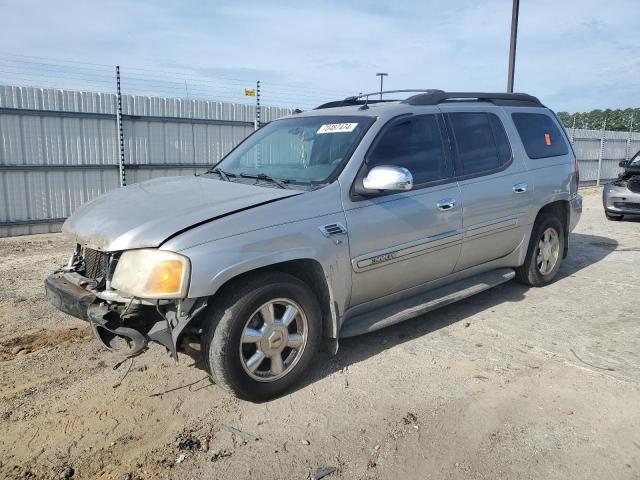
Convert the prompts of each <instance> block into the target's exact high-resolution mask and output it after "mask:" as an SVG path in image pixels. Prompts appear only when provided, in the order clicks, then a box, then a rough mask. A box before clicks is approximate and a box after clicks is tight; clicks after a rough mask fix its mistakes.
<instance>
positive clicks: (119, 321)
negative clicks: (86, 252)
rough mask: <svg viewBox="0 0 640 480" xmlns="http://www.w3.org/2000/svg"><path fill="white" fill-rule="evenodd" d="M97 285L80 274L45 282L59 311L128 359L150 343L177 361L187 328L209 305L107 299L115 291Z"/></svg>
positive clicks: (199, 301)
mask: <svg viewBox="0 0 640 480" xmlns="http://www.w3.org/2000/svg"><path fill="white" fill-rule="evenodd" d="M94 288H95V282H94V281H93V280H91V279H89V278H86V277H83V276H82V275H80V274H79V273H77V272H61V273H55V274H53V275H50V276H49V277H48V278H47V279H46V280H45V290H46V294H47V298H48V300H49V302H50V303H51V304H52V305H53V306H55V307H56V308H57V309H58V310H60V311H62V312H64V313H66V314H68V315H72V316H74V317H76V318H79V319H81V320H84V321H87V322H89V324H90V325H91V330H92V332H93V335H94V336H95V337H96V338H97V339H98V340H100V342H101V343H102V344H103V345H104V346H105V347H106V348H108V349H109V350H111V351H113V352H116V353H118V354H121V355H124V356H125V357H133V356H136V355H139V354H140V353H142V352H144V351H145V350H146V349H147V347H148V344H149V342H156V343H159V344H161V345H163V346H165V347H166V349H167V353H168V354H169V356H170V357H171V358H173V359H174V360H176V361H177V359H178V346H179V345H178V342H179V339H180V335H181V334H182V333H183V332H184V330H185V328H186V327H187V325H188V324H189V323H190V322H191V320H193V319H194V318H195V317H196V316H197V315H198V314H199V313H200V312H201V311H202V310H203V309H204V308H205V307H206V305H207V299H206V298H201V299H184V300H178V301H175V302H173V301H171V302H170V301H163V303H162V304H161V303H160V302H156V303H155V304H154V303H153V302H149V301H143V300H140V299H135V298H134V299H128V302H127V303H123V302H117V301H111V300H105V299H104V298H101V297H106V298H114V297H115V295H113V292H98V291H96V290H94Z"/></svg>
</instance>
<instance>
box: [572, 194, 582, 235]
mask: <svg viewBox="0 0 640 480" xmlns="http://www.w3.org/2000/svg"><path fill="white" fill-rule="evenodd" d="M569 205H570V207H571V211H570V212H569V231H570V232H572V231H573V229H574V228H576V225H577V224H578V222H579V221H580V217H581V216H582V195H578V194H576V195H575V196H574V197H573V198H572V199H571V200H570V201H569Z"/></svg>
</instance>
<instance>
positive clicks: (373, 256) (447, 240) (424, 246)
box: [351, 230, 463, 272]
mask: <svg viewBox="0 0 640 480" xmlns="http://www.w3.org/2000/svg"><path fill="white" fill-rule="evenodd" d="M462 238H463V233H462V232H461V231H460V230H449V231H447V232H443V233H439V234H437V235H432V236H431V237H427V238H422V239H419V240H415V241H413V242H408V243H403V244H400V245H395V246H393V247H389V248H385V249H383V250H377V251H375V252H370V253H366V254H364V255H360V256H358V257H355V258H353V259H352V260H351V265H352V267H353V270H354V271H355V272H364V271H368V270H373V269H374V268H378V267H381V266H384V265H389V264H391V263H396V262H399V261H402V260H407V259H409V258H413V257H417V256H419V255H424V254H426V253H431V252H435V251H438V250H442V249H444V248H449V247H452V246H455V245H459V244H461V243H462Z"/></svg>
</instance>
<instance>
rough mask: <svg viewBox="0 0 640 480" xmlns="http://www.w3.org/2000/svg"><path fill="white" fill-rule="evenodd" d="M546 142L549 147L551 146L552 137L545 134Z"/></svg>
mask: <svg viewBox="0 0 640 480" xmlns="http://www.w3.org/2000/svg"><path fill="white" fill-rule="evenodd" d="M544 142H545V143H546V144H547V145H551V135H549V134H548V133H545V134H544Z"/></svg>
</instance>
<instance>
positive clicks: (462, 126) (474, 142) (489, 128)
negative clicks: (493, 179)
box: [448, 112, 511, 176]
mask: <svg viewBox="0 0 640 480" xmlns="http://www.w3.org/2000/svg"><path fill="white" fill-rule="evenodd" d="M448 118H449V124H450V126H451V130H452V131H453V137H454V140H455V148H456V153H457V157H458V163H459V166H458V168H459V169H460V170H461V171H460V172H459V173H460V175H463V176H466V175H478V174H482V173H487V174H488V173H491V172H494V171H497V170H499V169H501V168H502V167H504V166H505V165H506V164H507V163H509V162H510V161H511V146H510V145H509V140H508V139H507V135H506V134H505V132H504V127H503V126H502V122H501V121H500V119H499V118H498V117H497V116H496V115H494V114H492V113H485V112H464V113H463V112H460V113H457V112H456V113H450V114H448Z"/></svg>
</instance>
